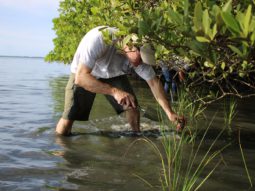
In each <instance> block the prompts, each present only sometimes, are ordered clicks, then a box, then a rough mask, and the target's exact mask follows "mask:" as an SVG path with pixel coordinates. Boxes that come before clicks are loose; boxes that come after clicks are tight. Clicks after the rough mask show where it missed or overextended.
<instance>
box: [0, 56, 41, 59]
mask: <svg viewBox="0 0 255 191" xmlns="http://www.w3.org/2000/svg"><path fill="white" fill-rule="evenodd" d="M0 58H33V59H44V57H43V56H12V55H0Z"/></svg>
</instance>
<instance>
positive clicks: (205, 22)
mask: <svg viewBox="0 0 255 191" xmlns="http://www.w3.org/2000/svg"><path fill="white" fill-rule="evenodd" d="M210 24H211V20H210V17H209V13H208V10H207V9H206V10H204V12H203V28H204V32H205V34H208V32H209V30H210Z"/></svg>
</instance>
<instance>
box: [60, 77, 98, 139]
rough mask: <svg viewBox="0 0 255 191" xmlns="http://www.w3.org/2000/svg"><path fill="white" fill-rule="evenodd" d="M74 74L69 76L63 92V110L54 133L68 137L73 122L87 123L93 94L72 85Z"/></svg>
mask: <svg viewBox="0 0 255 191" xmlns="http://www.w3.org/2000/svg"><path fill="white" fill-rule="evenodd" d="M74 79H75V76H74V74H71V75H70V78H69V81H68V83H67V86H66V89H65V90H66V91H65V108H64V112H63V114H62V118H61V119H60V120H59V122H58V124H57V125H56V133H58V134H61V135H70V134H71V130H72V126H73V123H74V121H75V120H78V121H87V120H88V118H89V114H90V110H91V107H92V105H93V102H94V98H95V95H96V94H95V93H92V92H89V91H87V90H85V89H83V88H81V87H77V86H75V85H74Z"/></svg>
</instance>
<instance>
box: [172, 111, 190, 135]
mask: <svg viewBox="0 0 255 191" xmlns="http://www.w3.org/2000/svg"><path fill="white" fill-rule="evenodd" d="M168 118H169V120H170V121H172V122H177V125H176V130H177V131H182V130H183V129H184V127H185V125H186V119H185V118H184V116H178V115H177V114H176V113H172V114H171V115H170V116H168Z"/></svg>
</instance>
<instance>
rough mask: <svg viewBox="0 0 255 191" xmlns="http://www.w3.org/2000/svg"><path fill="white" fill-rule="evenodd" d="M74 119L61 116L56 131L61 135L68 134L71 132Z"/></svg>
mask: <svg viewBox="0 0 255 191" xmlns="http://www.w3.org/2000/svg"><path fill="white" fill-rule="evenodd" d="M73 122H74V121H73V120H68V119H64V118H60V120H59V121H58V124H57V126H56V133H57V134H60V135H65V136H68V135H70V134H71V130H72V126H73Z"/></svg>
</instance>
